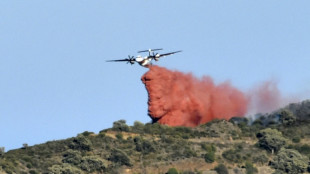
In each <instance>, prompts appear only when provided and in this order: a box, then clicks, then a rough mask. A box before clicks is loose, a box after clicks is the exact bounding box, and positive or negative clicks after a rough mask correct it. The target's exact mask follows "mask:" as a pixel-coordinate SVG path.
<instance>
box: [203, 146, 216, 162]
mask: <svg viewBox="0 0 310 174" xmlns="http://www.w3.org/2000/svg"><path fill="white" fill-rule="evenodd" d="M201 147H202V149H204V150H206V151H207V153H206V154H205V155H204V159H205V161H206V162H207V163H213V162H214V161H215V151H216V148H215V146H213V145H212V144H202V145H201Z"/></svg>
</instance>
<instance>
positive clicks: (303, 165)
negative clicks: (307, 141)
mask: <svg viewBox="0 0 310 174" xmlns="http://www.w3.org/2000/svg"><path fill="white" fill-rule="evenodd" d="M308 161H309V159H308V158H307V157H305V156H303V155H301V154H300V153H299V152H298V151H296V150H293V149H284V148H282V149H281V150H280V151H279V153H278V154H277V156H275V157H274V158H273V160H272V161H270V166H272V167H273V168H275V169H277V170H281V171H283V172H285V173H288V174H294V173H303V172H306V171H307V167H308Z"/></svg>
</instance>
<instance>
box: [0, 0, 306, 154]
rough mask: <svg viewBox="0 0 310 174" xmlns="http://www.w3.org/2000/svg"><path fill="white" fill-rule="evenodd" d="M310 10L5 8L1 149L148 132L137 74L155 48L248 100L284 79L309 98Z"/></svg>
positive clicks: (162, 0)
mask: <svg viewBox="0 0 310 174" xmlns="http://www.w3.org/2000/svg"><path fill="white" fill-rule="evenodd" d="M309 5H310V1H308V0H300V1H285V0H284V1H269V0H268V1H267V0H265V1H209V0H196V1H183V0H181V1H176V0H173V1H166V0H157V1H153V0H150V1H146V2H145V1H141V0H140V1H139V0H132V1H125V0H122V1H97V0H95V1H73V0H68V1H59V0H56V1H9V0H4V1H1V2H0V123H1V126H0V147H5V149H6V150H10V149H15V148H19V147H21V146H22V144H23V143H28V144H29V145H34V144H40V143H44V142H46V141H50V140H58V139H64V138H68V137H72V136H76V134H78V133H81V132H83V131H93V132H95V133H97V132H99V131H100V130H102V129H106V128H109V127H111V126H112V124H113V122H114V121H116V120H119V119H125V120H127V123H128V124H129V125H132V124H133V122H134V121H136V120H137V121H140V122H143V123H147V122H149V121H150V118H149V117H148V116H147V92H146V90H145V88H144V86H143V84H142V82H141V80H140V78H141V76H142V75H143V74H144V73H145V72H146V71H147V69H146V68H143V67H140V66H138V65H133V66H130V65H128V64H125V63H107V62H105V61H106V60H109V59H122V58H126V57H127V56H128V54H130V55H135V56H136V55H137V53H136V52H137V51H139V50H144V49H148V48H164V50H163V51H162V52H166V51H167V52H169V51H176V50H183V52H182V53H178V54H175V55H173V56H169V57H165V58H163V59H162V60H161V61H159V62H156V64H158V65H160V66H164V67H167V68H169V69H174V70H179V71H183V72H191V73H193V74H194V75H196V76H197V77H202V76H203V75H209V76H211V77H212V78H213V79H214V80H215V82H217V83H220V82H224V81H226V80H229V81H230V82H231V83H232V84H233V85H234V86H236V87H238V88H239V89H241V90H244V91H246V90H249V89H250V88H252V87H253V86H255V85H257V84H259V83H261V82H263V81H266V80H270V79H276V81H277V82H278V87H279V89H280V91H281V92H282V93H283V95H285V96H298V97H299V98H300V99H307V98H309V97H310V95H309V94H310V93H309V92H310V90H309V89H310V73H309V63H310V60H309V58H310V49H309V47H310V34H309V31H310V20H309V19H310V11H309Z"/></svg>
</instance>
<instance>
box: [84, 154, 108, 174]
mask: <svg viewBox="0 0 310 174" xmlns="http://www.w3.org/2000/svg"><path fill="white" fill-rule="evenodd" d="M79 167H80V168H81V169H82V170H84V171H87V172H90V173H92V172H95V171H97V172H102V171H103V170H104V169H105V165H104V163H103V161H102V160H101V159H100V158H99V157H96V156H86V157H83V158H82V160H81V163H80V164H79Z"/></svg>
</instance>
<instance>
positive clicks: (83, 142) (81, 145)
mask: <svg viewBox="0 0 310 174" xmlns="http://www.w3.org/2000/svg"><path fill="white" fill-rule="evenodd" d="M69 148H70V149H74V150H82V151H90V150H92V142H91V141H90V140H89V139H88V138H87V137H85V136H84V135H82V134H80V135H78V136H77V137H76V138H73V140H72V142H71V143H70V144H69Z"/></svg>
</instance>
